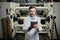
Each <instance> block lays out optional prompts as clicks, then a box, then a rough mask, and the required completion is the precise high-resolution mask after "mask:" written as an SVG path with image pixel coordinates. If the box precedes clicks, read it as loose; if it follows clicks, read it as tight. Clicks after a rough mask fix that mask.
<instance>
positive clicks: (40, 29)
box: [38, 19, 43, 32]
mask: <svg viewBox="0 0 60 40" xmlns="http://www.w3.org/2000/svg"><path fill="white" fill-rule="evenodd" d="M40 22H41V20H40V19H39V20H38V25H39V29H38V30H39V32H40V31H42V30H43V29H42V25H41V23H40Z"/></svg>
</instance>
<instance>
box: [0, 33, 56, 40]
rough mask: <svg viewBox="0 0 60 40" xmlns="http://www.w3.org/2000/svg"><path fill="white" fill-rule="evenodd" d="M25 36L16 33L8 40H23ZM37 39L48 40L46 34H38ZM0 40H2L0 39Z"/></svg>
mask: <svg viewBox="0 0 60 40" xmlns="http://www.w3.org/2000/svg"><path fill="white" fill-rule="evenodd" d="M24 35H25V34H22V33H17V34H16V35H15V37H14V39H10V40H24V38H25V36H24ZM39 35H40V36H39V38H40V40H50V39H49V38H48V36H47V34H39ZM0 40H3V39H0ZM53 40H57V39H53Z"/></svg>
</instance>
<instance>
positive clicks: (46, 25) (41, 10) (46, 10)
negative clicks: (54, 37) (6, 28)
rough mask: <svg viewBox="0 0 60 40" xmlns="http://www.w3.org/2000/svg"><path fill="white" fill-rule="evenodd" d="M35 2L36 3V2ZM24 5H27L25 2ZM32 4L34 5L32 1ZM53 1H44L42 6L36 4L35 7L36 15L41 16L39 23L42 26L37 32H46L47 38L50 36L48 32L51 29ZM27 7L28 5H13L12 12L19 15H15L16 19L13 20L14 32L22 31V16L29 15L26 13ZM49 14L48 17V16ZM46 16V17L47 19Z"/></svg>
mask: <svg viewBox="0 0 60 40" xmlns="http://www.w3.org/2000/svg"><path fill="white" fill-rule="evenodd" d="M36 4H37V3H36ZM26 5H28V4H27V3H26ZM30 5H31V4H30ZM33 5H35V4H34V3H33ZM52 6H53V3H44V6H43V7H42V6H36V9H37V16H39V17H41V25H42V28H43V31H41V32H39V33H48V36H49V38H51V34H50V29H51V21H50V20H51V18H50V16H51V15H52V13H53V8H52ZM28 8H29V6H24V7H23V6H21V7H15V8H14V14H15V16H16V14H19V15H20V16H19V17H17V19H18V20H19V21H18V20H17V21H15V24H16V33H24V32H23V31H22V26H23V20H24V18H25V17H26V16H27V15H29V14H28ZM48 16H49V17H48ZM47 18H48V19H47Z"/></svg>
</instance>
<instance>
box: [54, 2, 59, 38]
mask: <svg viewBox="0 0 60 40" xmlns="http://www.w3.org/2000/svg"><path fill="white" fill-rule="evenodd" d="M53 10H54V11H53V12H54V13H53V15H55V16H56V19H55V20H56V26H57V31H58V35H59V38H60V2H55V3H54V7H53Z"/></svg>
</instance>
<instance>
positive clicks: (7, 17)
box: [0, 2, 19, 40]
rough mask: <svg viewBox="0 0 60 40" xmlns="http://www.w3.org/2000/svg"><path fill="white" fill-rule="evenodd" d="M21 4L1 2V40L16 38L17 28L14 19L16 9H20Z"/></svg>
mask: <svg viewBox="0 0 60 40" xmlns="http://www.w3.org/2000/svg"><path fill="white" fill-rule="evenodd" d="M18 6H19V3H13V2H0V15H1V16H0V23H1V24H0V27H1V29H0V30H1V31H2V32H1V33H2V34H1V39H4V40H10V39H13V38H14V36H15V26H14V22H13V19H12V17H13V16H12V14H13V9H14V7H18Z"/></svg>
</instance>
